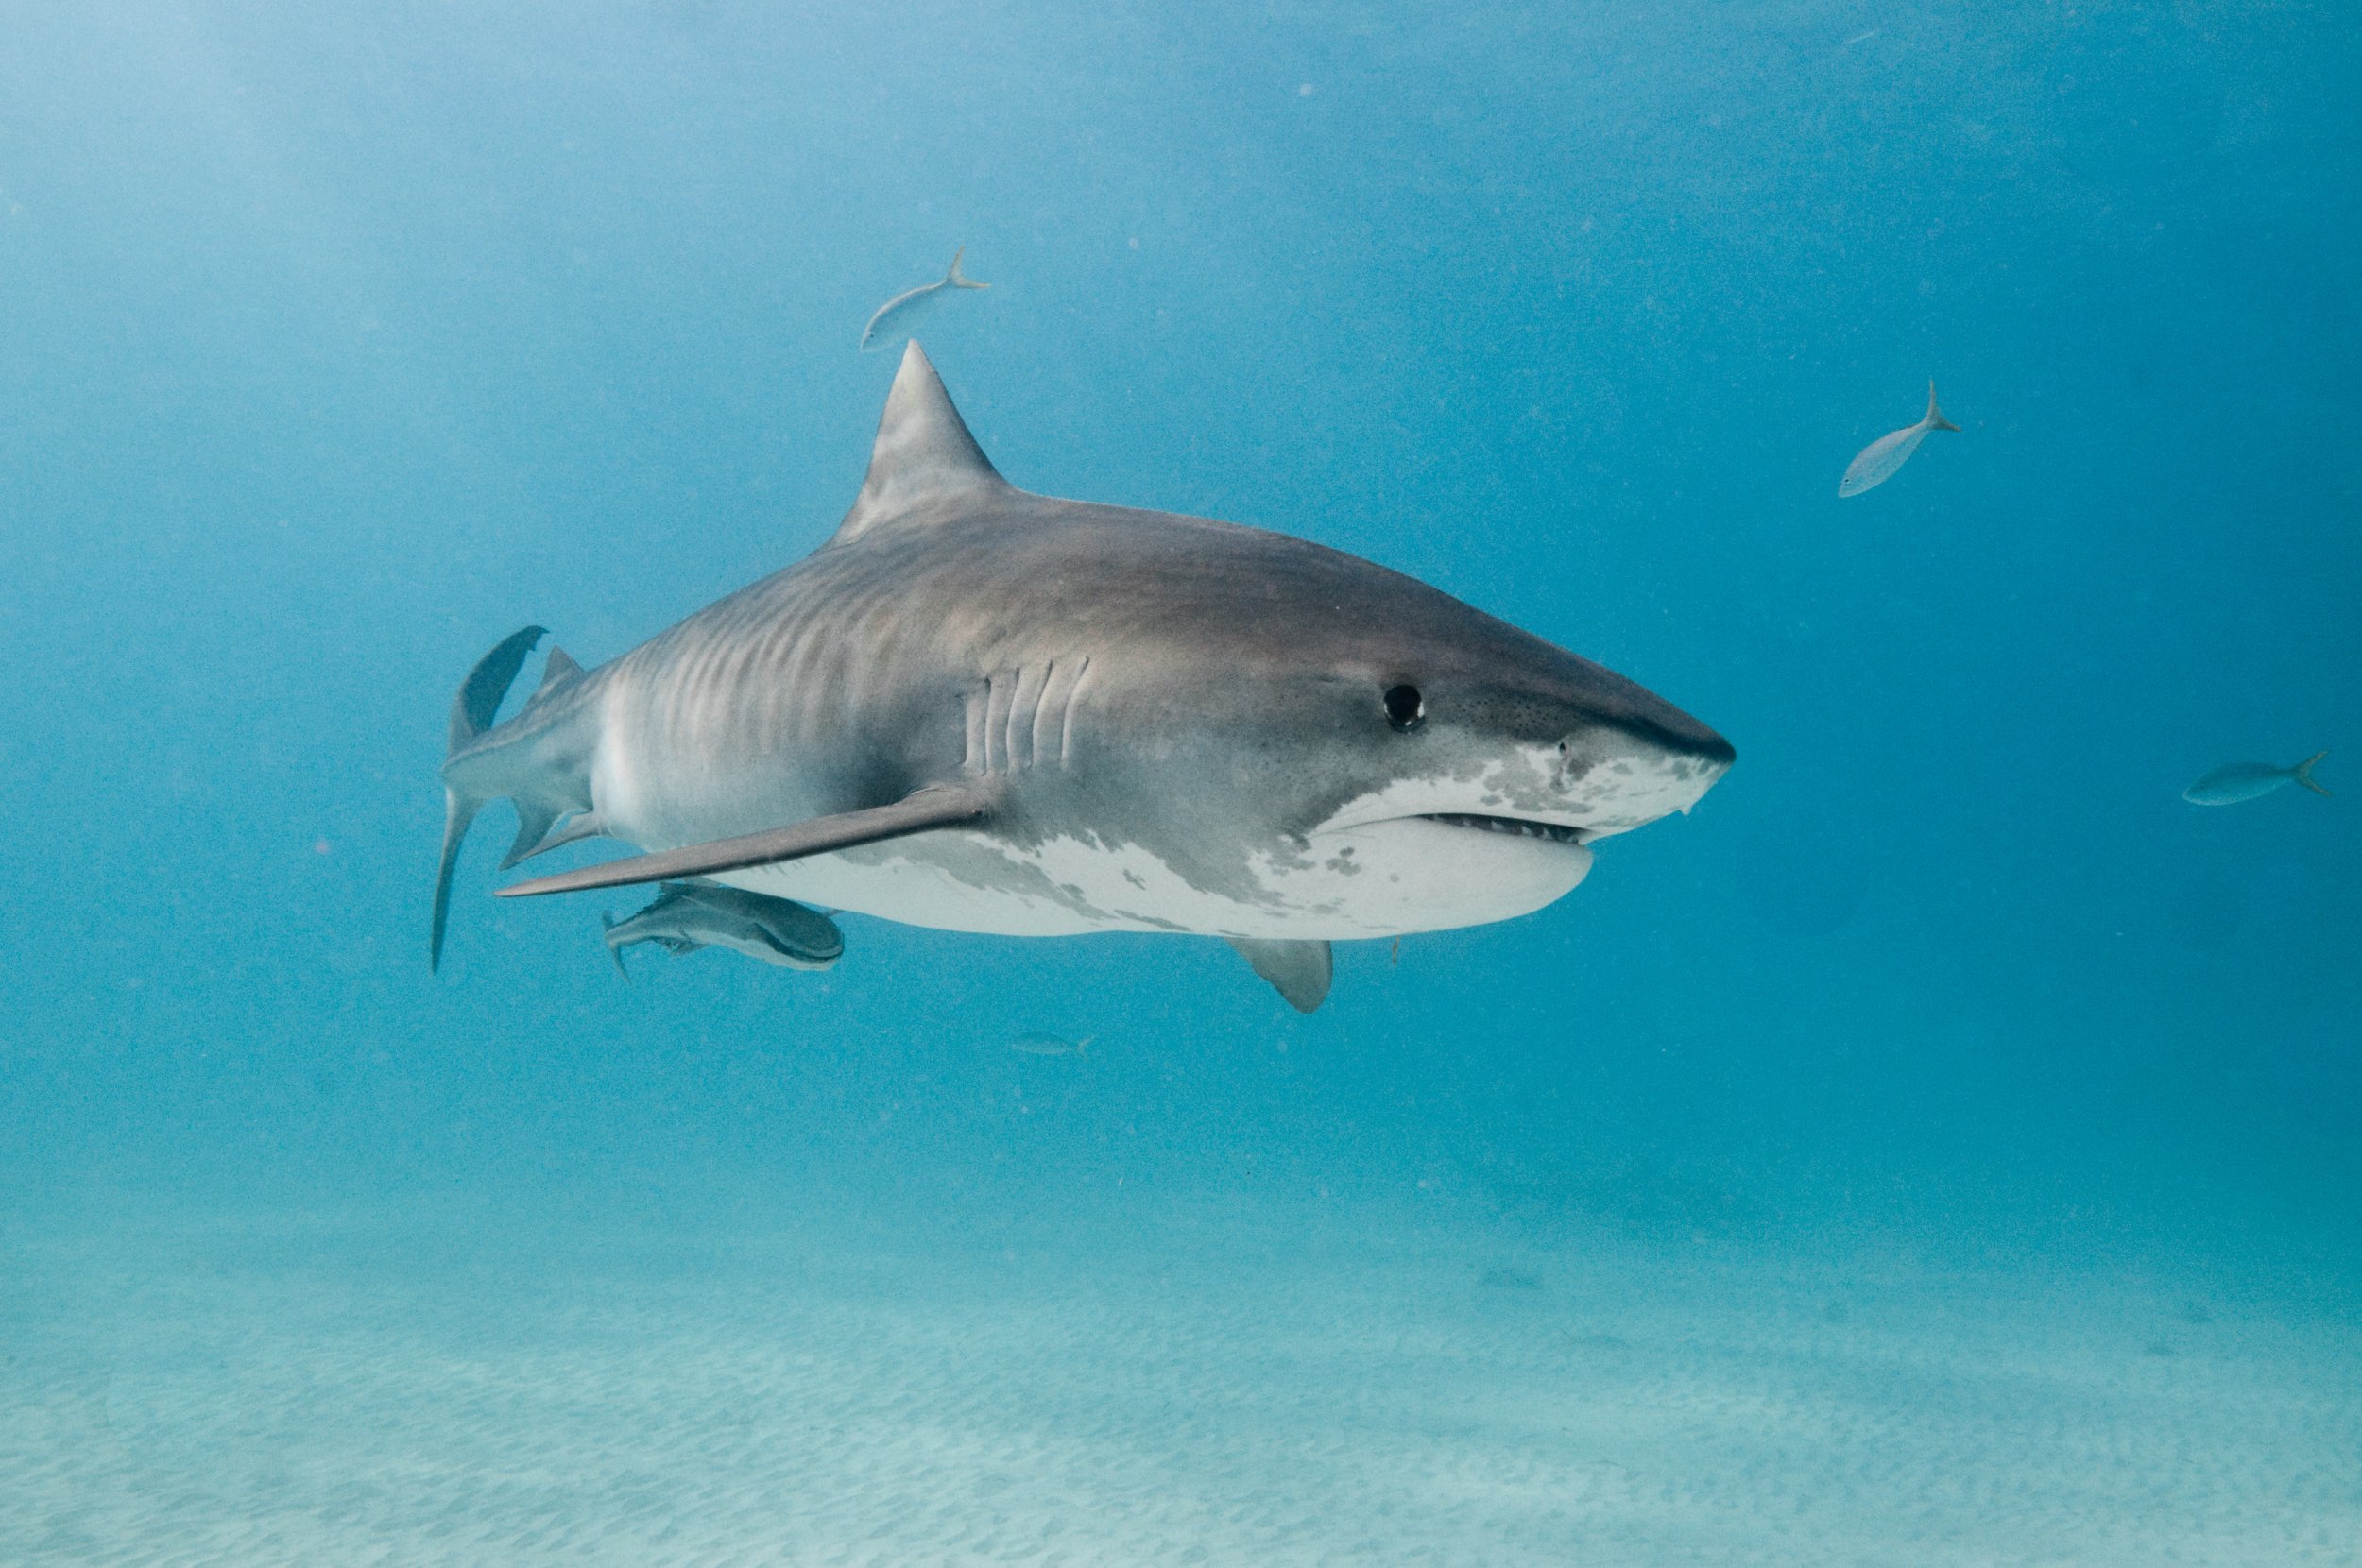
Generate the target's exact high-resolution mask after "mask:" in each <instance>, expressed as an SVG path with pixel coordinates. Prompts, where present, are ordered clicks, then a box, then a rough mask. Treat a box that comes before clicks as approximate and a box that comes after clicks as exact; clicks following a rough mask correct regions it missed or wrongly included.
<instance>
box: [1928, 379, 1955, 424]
mask: <svg viewBox="0 0 2362 1568" xmlns="http://www.w3.org/2000/svg"><path fill="white" fill-rule="evenodd" d="M1927 428H1928V429H1929V430H1958V429H1960V426H1958V425H1956V424H1954V423H1953V422H1952V421H1951V420H1949V419H1947V418H1944V417H1943V409H1941V408H1938V407H1937V406H1936V383H1934V382H1929V383H1927Z"/></svg>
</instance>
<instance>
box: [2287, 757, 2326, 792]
mask: <svg viewBox="0 0 2362 1568" xmlns="http://www.w3.org/2000/svg"><path fill="white" fill-rule="evenodd" d="M2328 755H2329V753H2327V752H2325V751H2317V752H2315V753H2314V754H2313V755H2312V756H2310V757H2308V758H2305V759H2304V760H2303V761H2302V762H2299V763H2298V764H2297V765H2296V766H2295V767H2293V768H2291V769H2289V770H2288V776H2289V777H2291V778H2293V779H2295V780H2296V781H2297V782H2298V783H2300V784H2302V785H2303V786H2304V787H2305V788H2306V789H2308V790H2310V791H2312V792H2313V793H2315V794H2317V795H2325V794H2327V793H2329V791H2328V789H2327V788H2326V787H2325V786H2323V785H2319V784H2316V783H2314V782H2313V764H2314V763H2316V762H2318V761H2319V760H2320V759H2321V758H2324V757H2327V756H2328Z"/></svg>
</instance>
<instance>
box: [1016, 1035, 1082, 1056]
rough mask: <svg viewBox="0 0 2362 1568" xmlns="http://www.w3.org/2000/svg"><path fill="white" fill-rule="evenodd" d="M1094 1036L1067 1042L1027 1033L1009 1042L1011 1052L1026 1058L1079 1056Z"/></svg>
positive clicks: (1053, 1037)
mask: <svg viewBox="0 0 2362 1568" xmlns="http://www.w3.org/2000/svg"><path fill="white" fill-rule="evenodd" d="M1098 1038H1099V1036H1098V1035H1096V1034H1086V1035H1084V1036H1083V1037H1082V1038H1081V1039H1080V1040H1068V1039H1064V1038H1061V1037H1060V1036H1058V1035H1055V1034H1043V1033H1041V1032H1039V1031H1027V1032H1025V1033H1023V1034H1020V1035H1018V1037H1017V1038H1016V1039H1014V1040H1012V1041H1010V1042H1009V1048H1010V1049H1011V1050H1021V1051H1023V1052H1024V1053H1025V1054H1026V1055H1028V1056H1080V1055H1082V1054H1083V1052H1084V1051H1085V1050H1086V1049H1087V1048H1088V1047H1089V1045H1090V1043H1091V1042H1092V1041H1093V1040H1096V1039H1098Z"/></svg>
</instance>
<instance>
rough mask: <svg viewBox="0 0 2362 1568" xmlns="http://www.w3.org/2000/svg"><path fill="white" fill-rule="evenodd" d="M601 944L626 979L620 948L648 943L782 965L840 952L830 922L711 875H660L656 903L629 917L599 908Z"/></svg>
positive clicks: (807, 965) (841, 941)
mask: <svg viewBox="0 0 2362 1568" xmlns="http://www.w3.org/2000/svg"><path fill="white" fill-rule="evenodd" d="M599 918H600V920H601V922H602V923H604V924H605V925H606V927H607V950H608V952H609V953H611V954H613V955H614V958H615V968H616V971H617V972H618V973H619V974H622V975H623V976H624V977H625V979H626V980H628V979H630V976H631V972H630V971H629V970H627V969H625V967H624V949H625V948H626V947H629V946H636V945H637V944H639V943H642V942H653V943H655V944H656V945H657V946H659V947H661V948H663V949H664V950H665V951H666V952H668V953H676V954H678V953H693V952H695V951H696V950H697V949H698V948H700V947H727V948H728V949H729V950H730V951H731V952H734V953H745V955H746V956H747V957H748V958H751V959H756V960H759V961H761V962H762V963H775V964H778V965H779V967H780V968H782V969H826V968H827V967H829V965H830V964H832V963H835V962H836V961H837V960H838V959H839V958H840V957H842V956H843V955H844V952H845V938H844V935H843V934H842V933H841V932H839V931H838V930H837V929H836V922H835V921H833V920H830V918H829V917H828V916H827V915H825V914H821V913H819V912H816V911H813V910H808V909H806V908H804V906H803V905H801V904H798V903H796V902H794V901H792V900H790V899H786V898H772V897H767V896H765V895H762V894H760V893H748V892H746V891H745V889H743V888H732V887H723V886H722V885H720V884H719V883H715V882H666V883H664V884H663V886H662V888H661V889H660V890H659V892H658V894H657V897H656V902H655V903H653V904H650V905H649V906H648V907H647V908H646V909H644V910H642V911H641V912H639V913H637V914H635V915H633V916H631V917H630V918H629V919H627V920H617V919H615V918H613V917H612V916H609V915H601V916H600V917H599Z"/></svg>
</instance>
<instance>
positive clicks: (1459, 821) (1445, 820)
mask: <svg viewBox="0 0 2362 1568" xmlns="http://www.w3.org/2000/svg"><path fill="white" fill-rule="evenodd" d="M1426 816H1427V820H1428V821H1429V822H1440V823H1442V824H1443V825H1444V826H1446V827H1475V828H1480V829H1481V830H1482V831H1484V832H1487V833H1512V834H1515V835H1516V836H1517V837H1519V838H1527V839H1549V841H1550V842H1551V843H1553V844H1581V843H1583V840H1584V839H1586V838H1588V837H1590V835H1589V834H1587V833H1585V832H1584V831H1583V829H1582V828H1580V827H1566V826H1565V825H1563V824H1560V823H1555V822H1529V821H1527V820H1526V819H1525V818H1523V817H1487V816H1479V815H1477V814H1476V813H1474V812H1471V811H1429V812H1427V813H1426Z"/></svg>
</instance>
